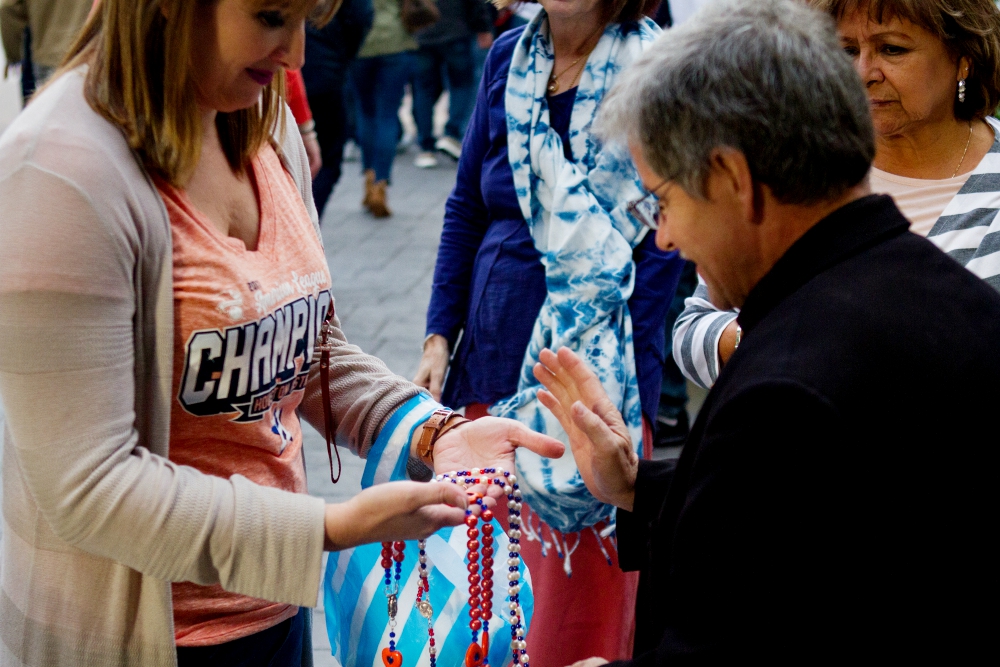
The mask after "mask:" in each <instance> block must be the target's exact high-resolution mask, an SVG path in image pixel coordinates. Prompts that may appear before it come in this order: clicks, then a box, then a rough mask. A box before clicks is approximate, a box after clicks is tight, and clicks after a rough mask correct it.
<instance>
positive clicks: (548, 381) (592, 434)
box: [534, 347, 639, 510]
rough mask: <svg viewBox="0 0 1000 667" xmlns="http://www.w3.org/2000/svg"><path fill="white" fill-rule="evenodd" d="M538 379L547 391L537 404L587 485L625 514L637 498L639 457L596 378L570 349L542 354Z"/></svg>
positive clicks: (623, 424)
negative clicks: (556, 426) (565, 440)
mask: <svg viewBox="0 0 1000 667" xmlns="http://www.w3.org/2000/svg"><path fill="white" fill-rule="evenodd" d="M539 359H540V360H541V363H538V364H535V368H534V373H535V377H536V378H537V379H538V381H539V382H541V383H542V384H543V385H544V386H545V388H546V389H547V390H548V391H544V390H542V391H539V392H538V400H539V401H541V403H542V405H544V406H545V407H547V408H548V409H549V410H551V411H552V414H554V415H555V416H556V419H558V420H559V423H560V424H562V427H563V428H564V429H565V430H566V433H567V434H568V435H569V442H570V446H571V447H572V448H573V456H574V458H575V459H576V465H577V467H578V468H579V469H580V475H581V476H582V477H583V481H584V483H585V484H586V485H587V488H588V489H589V490H590V492H591V493H593V494H594V497H595V498H597V499H598V500H601V501H603V502H606V503H610V504H612V505H615V506H616V507H620V508H622V509H624V510H631V509H632V504H633V501H634V499H635V477H636V472H637V470H638V466H639V457H638V456H636V454H635V451H634V450H633V449H632V440H631V438H630V437H629V433H628V428H627V427H626V426H625V422H624V420H623V419H622V416H621V414H620V413H619V412H618V410H617V408H615V406H614V405H613V404H612V403H611V399H609V398H608V395H607V394H606V393H605V391H604V388H603V387H602V386H601V383H600V381H599V380H598V379H597V376H596V375H594V373H593V372H592V371H591V370H590V369H589V368H587V366H586V365H585V364H584V363H583V361H582V360H581V359H580V357H578V356H577V355H576V354H574V353H573V351H572V350H570V349H569V348H565V347H564V348H561V349H560V350H559V352H558V354H557V353H555V352H552V351H551V350H542V353H541V355H540V356H539Z"/></svg>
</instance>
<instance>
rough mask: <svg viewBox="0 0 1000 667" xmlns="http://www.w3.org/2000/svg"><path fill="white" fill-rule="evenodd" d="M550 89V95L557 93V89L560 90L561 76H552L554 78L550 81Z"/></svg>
mask: <svg viewBox="0 0 1000 667" xmlns="http://www.w3.org/2000/svg"><path fill="white" fill-rule="evenodd" d="M548 90H549V94H550V95H555V94H556V91H557V90H559V77H557V76H556V77H552V80H551V81H549V89H548Z"/></svg>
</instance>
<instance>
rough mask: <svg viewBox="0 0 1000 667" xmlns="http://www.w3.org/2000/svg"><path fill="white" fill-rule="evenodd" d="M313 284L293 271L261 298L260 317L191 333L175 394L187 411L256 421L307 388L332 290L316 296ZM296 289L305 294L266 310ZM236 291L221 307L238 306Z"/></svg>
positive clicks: (244, 420)
mask: <svg viewBox="0 0 1000 667" xmlns="http://www.w3.org/2000/svg"><path fill="white" fill-rule="evenodd" d="M324 282H327V281H324ZM313 284H315V283H313ZM310 289H311V285H308V284H307V283H306V282H305V281H302V280H300V278H299V276H297V275H295V274H294V273H293V274H292V280H291V281H289V282H286V283H284V284H282V285H280V286H279V287H277V288H276V289H275V290H273V291H272V293H270V294H265V295H264V296H263V297H262V298H260V299H257V305H258V311H261V310H263V311H264V312H265V313H266V314H264V315H263V316H262V317H260V318H259V319H256V320H250V321H244V322H242V323H240V324H237V325H234V326H231V327H226V328H225V329H201V330H198V331H194V332H192V334H191V335H190V337H189V338H188V340H187V343H186V344H185V346H184V349H185V351H186V358H185V363H184V375H183V377H182V378H181V384H180V392H179V395H178V397H177V398H178V400H179V401H180V404H181V405H182V406H183V408H184V410H185V411H186V412H188V413H190V414H192V415H196V416H199V417H206V416H209V415H219V414H232V413H237V414H236V416H235V417H234V419H233V421H236V422H251V421H258V420H260V419H263V418H264V415H265V414H266V413H267V412H268V411H269V410H270V409H271V404H272V403H276V402H278V401H280V400H281V399H283V398H284V397H285V396H288V395H289V394H291V393H292V392H294V391H302V390H303V389H305V386H306V381H307V380H308V377H309V367H310V365H311V363H312V354H313V347H314V346H315V342H316V336H317V334H318V333H319V325H320V324H321V323H322V322H323V319H324V318H325V317H326V313H327V311H328V310H329V308H330V302H331V296H330V290H329V289H325V290H322V291H320V292H319V293H318V294H316V295H313V294H310V293H308V290H310ZM295 290H297V291H298V292H299V293H302V294H303V296H300V297H299V298H297V299H295V300H294V301H291V302H289V303H285V304H284V305H283V306H281V307H278V308H275V309H274V310H273V311H270V312H267V310H266V308H267V306H266V305H265V304H266V303H267V302H268V301H271V302H272V303H273V302H274V301H279V302H280V299H281V298H282V297H284V298H288V297H290V296H292V295H293V294H295V293H296V292H295ZM232 293H236V294H238V292H236V291H235V290H233V291H231V292H230V295H229V296H230V298H229V300H228V301H224V302H222V303H220V310H221V309H222V308H223V305H225V307H226V308H227V309H229V310H232V309H235V308H237V307H238V306H237V305H236V304H234V301H235V299H232V298H231V294H232ZM255 294H257V295H259V294H261V292H259V291H258V292H255ZM243 310H246V309H245V308H244V309H243ZM297 361H301V363H296V362H297ZM282 449H284V447H282Z"/></svg>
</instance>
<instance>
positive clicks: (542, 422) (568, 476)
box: [491, 11, 660, 532]
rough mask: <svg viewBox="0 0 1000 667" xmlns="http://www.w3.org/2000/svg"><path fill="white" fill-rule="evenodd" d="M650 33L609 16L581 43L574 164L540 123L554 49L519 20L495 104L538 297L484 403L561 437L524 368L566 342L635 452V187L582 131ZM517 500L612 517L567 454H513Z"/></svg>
mask: <svg viewBox="0 0 1000 667" xmlns="http://www.w3.org/2000/svg"><path fill="white" fill-rule="evenodd" d="M659 34H660V29H659V28H658V27H657V26H656V24H654V23H653V22H652V21H650V20H648V19H644V20H643V21H641V22H639V23H637V24H636V23H627V24H612V25H610V26H608V27H607V29H606V30H605V31H604V34H603V35H602V36H601V38H600V41H599V42H598V43H597V46H596V47H595V48H594V50H593V52H591V54H590V57H589V58H588V60H587V63H586V66H585V67H584V70H583V74H582V76H581V78H580V84H579V88H578V89H577V93H576V101H575V103H574V105H573V115H572V119H571V121H570V130H569V140H570V145H571V147H572V153H573V156H574V158H575V159H576V162H572V161H570V160H567V159H566V158H565V155H564V153H563V146H562V140H561V139H560V137H559V135H558V134H557V133H556V132H555V130H553V129H552V128H551V127H550V126H549V110H548V101H547V98H546V96H547V94H548V91H547V89H546V88H547V86H548V82H549V75H550V74H551V72H552V64H553V61H554V55H553V51H552V46H551V44H550V41H549V28H548V20H547V17H546V14H545V12H544V11H542V12H540V13H539V15H538V16H536V17H535V19H534V20H533V21H532V22H531V23H530V24H529V25H528V26H527V27H526V28H525V29H524V34H523V35H522V36H521V39H520V40H519V41H518V44H517V47H516V49H515V50H514V57H513V59H512V60H511V64H510V73H509V75H508V77H507V93H506V99H505V106H506V111H507V136H508V151H509V154H510V165H511V168H512V169H513V171H514V187H515V189H516V191H517V197H518V201H519V203H520V206H521V212H522V213H523V215H524V219H525V220H526V221H527V222H528V227H529V228H530V229H531V235H532V238H533V239H534V242H535V247H536V248H538V251H539V252H540V253H541V255H542V264H543V265H544V266H545V280H546V285H547V287H548V296H547V298H546V299H545V303H544V304H543V305H542V309H541V311H540V312H539V314H538V320H537V321H536V322H535V328H534V331H533V333H532V337H531V342H530V343H529V345H528V350H527V353H526V354H525V359H524V365H523V367H522V368H521V377H520V380H519V382H518V388H517V393H516V394H514V395H513V396H511V397H509V398H507V399H504V400H503V401H500V402H498V403H497V404H496V405H494V406H493V408H492V409H491V412H492V413H493V414H495V415H498V416H503V417H511V418H514V419H517V420H518V421H520V422H522V423H524V424H527V425H528V426H529V427H531V428H532V429H534V430H536V431H539V432H541V433H547V434H549V435H552V436H554V437H557V438H560V439H562V440H563V441H564V442H565V441H567V438H566V434H565V432H564V431H563V429H562V427H561V426H560V425H559V423H558V421H556V419H555V417H553V416H552V413H550V412H549V411H548V410H546V409H545V408H543V407H542V406H541V404H540V403H539V402H538V398H537V393H538V389H539V386H540V385H539V384H538V382H537V381H536V380H535V378H534V375H533V374H532V367H533V366H534V365H535V363H536V362H537V361H538V354H539V352H540V351H541V350H542V349H543V348H545V347H549V348H552V349H558V348H560V347H564V346H565V347H569V348H571V349H573V350H575V351H576V352H577V353H579V354H580V356H581V357H582V358H583V359H584V360H585V361H586V362H587V363H588V364H589V365H590V367H591V368H592V369H593V370H594V372H595V373H596V374H597V376H598V377H599V378H600V380H601V383H602V384H603V385H604V389H605V390H606V391H607V392H608V395H609V396H610V397H611V400H612V402H614V403H615V405H616V406H617V407H618V409H619V410H620V411H621V412H622V414H623V415H624V417H625V423H626V424H627V425H628V428H629V433H630V435H631V437H632V442H633V443H635V447H636V451H639V449H640V447H641V443H642V408H641V406H640V403H639V385H638V383H637V381H636V372H635V357H634V354H633V349H632V320H631V318H630V317H629V311H628V305H627V301H628V298H629V297H630V296H631V295H632V287H633V284H634V273H635V267H634V264H633V262H632V248H633V247H635V245H637V244H638V243H639V242H640V241H641V240H642V237H643V233H644V231H645V229H644V227H643V226H642V224H641V223H640V222H639V221H638V220H635V219H634V218H633V217H632V216H630V215H629V214H628V213H627V212H626V206H627V205H628V202H629V201H631V200H633V199H636V198H638V197H641V196H642V195H643V194H644V190H643V189H642V186H641V183H640V181H639V177H638V175H637V174H636V171H635V167H634V165H633V164H632V159H631V157H630V156H629V154H628V150H627V148H626V147H624V146H610V145H609V146H602V145H601V144H600V143H599V142H598V141H597V139H596V138H595V137H594V136H593V134H592V127H591V126H592V125H593V122H594V119H595V117H596V115H597V109H598V107H599V106H600V104H601V100H603V99H604V96H605V95H607V93H608V92H609V91H610V90H611V87H612V85H613V84H614V82H615V80H616V78H617V76H618V73H619V72H621V71H622V70H623V69H624V68H625V67H627V66H628V65H629V64H630V63H632V62H633V61H634V60H635V59H636V58H638V57H639V55H640V54H641V53H642V52H643V50H644V49H645V48H646V47H647V46H649V45H650V44H651V43H652V42H653V41H654V40H655V39H656V38H657V37H658V36H659ZM517 468H518V473H519V476H520V478H521V487H522V490H523V492H524V497H525V500H527V502H528V503H529V504H530V506H531V508H532V509H533V510H535V512H536V513H537V514H538V515H539V516H540V517H541V518H542V520H544V521H545V522H546V523H547V524H548V525H549V526H551V527H553V528H556V529H558V530H560V531H563V532H575V531H579V530H581V529H583V528H586V527H587V526H592V525H594V524H595V523H597V522H598V521H601V520H602V519H607V518H608V517H610V516H611V515H612V512H613V508H612V507H611V506H609V505H605V504H603V503H601V502H600V501H598V500H597V499H595V498H594V497H593V496H592V495H591V494H590V492H589V491H587V488H586V486H585V485H584V483H583V480H582V479H581V478H580V472H579V470H578V469H577V467H576V463H575V461H574V460H573V457H572V454H571V453H569V451H568V450H567V454H566V455H565V456H563V457H562V458H561V459H546V458H542V457H540V456H538V455H536V454H533V453H531V452H529V451H526V450H523V449H522V450H519V451H518V453H517Z"/></svg>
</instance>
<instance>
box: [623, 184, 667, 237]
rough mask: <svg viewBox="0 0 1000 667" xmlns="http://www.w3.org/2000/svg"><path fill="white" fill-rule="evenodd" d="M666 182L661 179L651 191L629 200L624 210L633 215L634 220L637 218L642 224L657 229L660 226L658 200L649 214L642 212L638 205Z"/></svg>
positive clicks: (653, 195)
mask: <svg viewBox="0 0 1000 667" xmlns="http://www.w3.org/2000/svg"><path fill="white" fill-rule="evenodd" d="M667 183H668V181H663V182H662V183H660V184H659V185H657V186H656V187H655V188H653V189H652V190H651V191H649V192H647V193H646V194H644V195H643V196H641V197H639V198H638V199H635V200H633V201H630V202H629V203H628V206H626V207H625V210H626V211H628V212H629V213H630V214H631V215H632V216H633V217H635V219H636V220H638V221H639V222H641V223H642V224H644V225H646V226H647V227H649V228H650V229H652V230H653V231H654V232H655V231H656V230H657V229H659V228H660V204H659V202H655V204H656V208H655V209H653V213H652V215H650V214H649V213H643V212H642V210H641V209H640V208H639V207H640V206H641V205H642V203H643V202H645V201H646V200H647V199H649V198H650V197H655V196H656V195H655V194H654V193H655V192H656V191H657V190H659V189H660V188H662V187H663V186H664V185H666V184H667Z"/></svg>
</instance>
